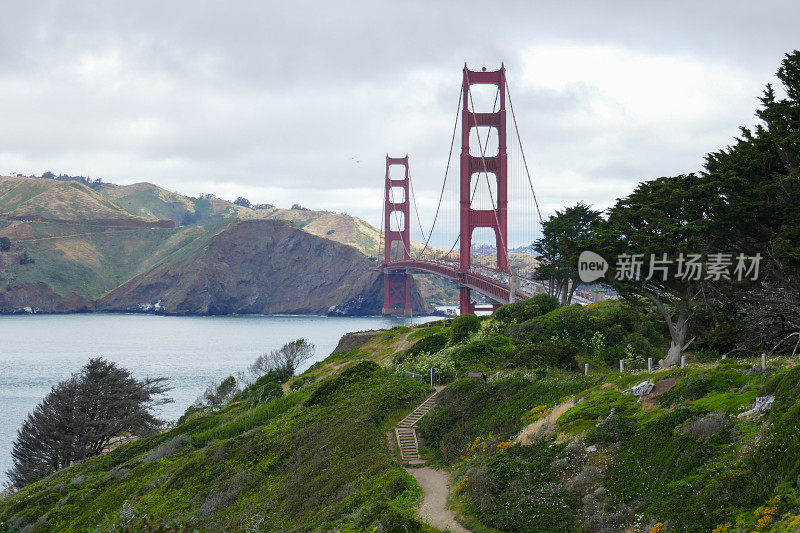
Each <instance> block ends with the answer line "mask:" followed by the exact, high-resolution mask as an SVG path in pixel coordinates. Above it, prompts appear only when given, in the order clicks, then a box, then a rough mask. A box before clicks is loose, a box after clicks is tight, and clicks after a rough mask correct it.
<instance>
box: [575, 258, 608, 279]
mask: <svg viewBox="0 0 800 533" xmlns="http://www.w3.org/2000/svg"><path fill="white" fill-rule="evenodd" d="M607 271H608V262H607V261H606V260H605V259H603V258H602V257H601V256H600V255H598V254H596V253H594V252H590V251H589V250H584V251H583V252H581V255H580V256H579V257H578V275H579V276H580V278H581V281H582V282H584V283H591V282H593V281H595V280H597V279H600V278H602V277H603V275H604V274H605V273H606V272H607Z"/></svg>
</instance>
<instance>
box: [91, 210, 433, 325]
mask: <svg viewBox="0 0 800 533" xmlns="http://www.w3.org/2000/svg"><path fill="white" fill-rule="evenodd" d="M382 283H383V276H381V275H380V272H378V271H377V270H375V263H373V262H371V261H369V260H368V259H367V258H366V257H365V256H364V255H363V254H361V253H360V252H359V251H358V250H356V249H355V248H353V247H351V246H347V245H343V244H340V243H337V242H333V241H331V240H328V239H324V238H320V237H316V236H314V235H310V234H309V233H306V232H304V231H302V230H300V229H297V228H295V227H293V226H292V225H290V224H289V223H287V222H284V221H278V220H251V221H242V222H238V223H236V224H233V225H232V226H231V227H230V228H229V229H227V230H225V231H223V232H222V233H220V234H218V235H216V236H215V237H213V238H211V239H210V240H209V241H208V242H207V243H206V244H204V245H203V246H202V247H200V248H199V249H198V250H196V251H195V252H194V253H193V254H191V255H190V256H189V257H187V258H186V259H184V260H182V261H179V262H177V263H174V264H172V265H169V266H166V267H163V268H159V267H156V268H154V269H152V270H151V271H150V272H147V273H145V274H141V275H139V276H136V277H135V278H133V279H131V280H130V281H128V282H127V283H124V284H123V285H121V286H120V287H118V288H116V289H114V290H113V291H111V292H110V293H109V294H107V295H106V296H104V297H103V298H101V299H100V300H98V302H97V306H96V309H97V310H99V311H155V312H163V313H168V314H210V315H218V314H232V313H242V314H245V313H263V314H275V313H290V314H342V315H363V314H378V313H380V310H381V305H382V298H381V296H382V290H383V287H382ZM414 294H415V304H416V305H415V307H416V311H417V312H421V311H422V310H423V306H424V303H423V302H422V299H421V297H420V296H419V293H418V291H416V290H415V291H414Z"/></svg>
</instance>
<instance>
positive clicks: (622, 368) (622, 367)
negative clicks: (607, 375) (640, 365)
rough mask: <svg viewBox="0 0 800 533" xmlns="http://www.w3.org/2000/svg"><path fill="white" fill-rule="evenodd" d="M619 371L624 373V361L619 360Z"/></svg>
mask: <svg viewBox="0 0 800 533" xmlns="http://www.w3.org/2000/svg"><path fill="white" fill-rule="evenodd" d="M619 371H620V372H625V360H624V359H620V360H619Z"/></svg>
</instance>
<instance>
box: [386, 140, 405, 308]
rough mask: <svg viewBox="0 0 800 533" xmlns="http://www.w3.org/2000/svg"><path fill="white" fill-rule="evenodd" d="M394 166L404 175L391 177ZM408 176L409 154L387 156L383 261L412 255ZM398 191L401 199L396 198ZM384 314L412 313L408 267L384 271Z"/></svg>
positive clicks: (400, 259) (396, 259)
mask: <svg viewBox="0 0 800 533" xmlns="http://www.w3.org/2000/svg"><path fill="white" fill-rule="evenodd" d="M392 165H396V166H401V167H403V168H404V170H405V172H404V174H403V177H401V178H399V179H393V178H392V177H391V174H390V172H389V167H391V166H392ZM409 179H410V178H409V175H408V156H405V157H389V156H388V155H387V156H386V181H385V186H384V196H383V201H384V208H383V214H384V219H383V225H384V228H385V238H384V241H383V262H384V264H389V263H391V262H392V261H398V260H399V261H408V260H409V259H410V258H411V239H410V232H409V220H410V219H409V215H410V212H411V209H410V206H411V200H410V199H409V195H408V192H409ZM395 193H396V194H397V195H398V196H402V198H396V197H395ZM383 314H384V315H399V316H411V274H409V272H408V270H406V269H402V270H390V269H385V270H384V271H383Z"/></svg>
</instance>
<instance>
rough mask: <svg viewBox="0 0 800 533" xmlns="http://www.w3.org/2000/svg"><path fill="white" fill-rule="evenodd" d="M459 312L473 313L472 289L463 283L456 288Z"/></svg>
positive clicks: (463, 313)
mask: <svg viewBox="0 0 800 533" xmlns="http://www.w3.org/2000/svg"><path fill="white" fill-rule="evenodd" d="M458 303H459V312H460V313H461V314H462V315H465V314H472V315H474V314H475V304H474V303H472V291H471V290H470V288H469V287H464V286H463V285H462V286H461V287H459V289H458Z"/></svg>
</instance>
